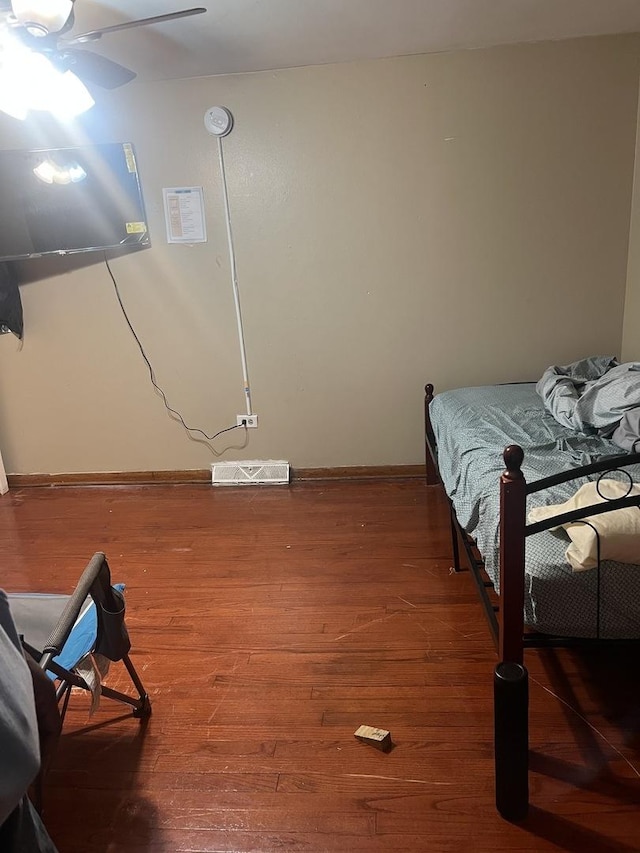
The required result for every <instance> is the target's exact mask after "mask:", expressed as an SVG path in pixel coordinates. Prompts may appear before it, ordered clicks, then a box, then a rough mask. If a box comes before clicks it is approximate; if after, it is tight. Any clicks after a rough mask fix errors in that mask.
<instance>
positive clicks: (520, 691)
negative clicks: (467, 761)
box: [424, 384, 640, 821]
mask: <svg viewBox="0 0 640 853" xmlns="http://www.w3.org/2000/svg"><path fill="white" fill-rule="evenodd" d="M433 392H434V388H433V385H431V384H428V385H426V386H425V406H424V413H425V445H426V475H427V476H426V479H427V484H428V485H435V484H440V485H442V480H441V478H440V474H439V470H438V454H437V443H436V439H435V434H434V431H433V427H432V425H431V418H430V413H429V405H430V403H431V401H432V400H433ZM503 458H504V462H505V466H506V470H505V471H504V473H503V474H502V476H501V477H500V482H499V488H500V596H497V595H496V594H495V588H494V584H493V582H492V581H491V580H490V579H489V577H488V576H487V575H486V573H485V572H484V562H483V560H482V557H481V555H480V554H479V552H478V550H477V548H476V545H475V542H474V540H473V539H472V538H471V537H470V536H469V534H468V533H467V532H466V531H465V529H464V528H463V527H462V526H461V525H460V523H459V522H458V519H457V517H456V513H455V509H454V507H453V503H452V502H451V499H450V498H449V496H448V495H447V501H448V503H449V512H450V521H451V541H452V551H453V568H454V571H456V572H459V571H461V570H462V567H461V561H460V548H459V543H460V542H462V546H463V549H464V552H465V555H466V557H467V560H468V563H469V568H470V570H471V576H472V578H473V581H474V584H475V586H476V589H477V591H478V594H479V598H480V602H481V605H482V608H483V611H484V615H485V617H486V619H487V623H488V625H489V629H490V632H491V635H492V638H493V641H494V644H495V646H496V651H497V653H498V658H499V663H498V664H497V666H496V667H495V670H494V758H495V786H496V807H497V809H498V811H499V812H500V814H501V815H502V816H503V817H505V818H506V819H507V820H511V821H519V820H522V819H524V818H525V817H526V815H527V812H528V806H529V790H528V769H529V761H528V752H529V735H528V725H529V723H528V702H529V697H528V673H527V670H526V667H525V666H524V661H523V656H524V649H525V648H560V647H576V646H577V647H593V646H598V647H602V646H615V645H629V644H630V643H638V642H640V638H638V639H637V640H626V639H621V640H615V639H601V638H600V636H599V634H600V537H599V535H598V532H597V530H596V529H595V527H594V528H593V529H594V531H595V534H596V543H597V566H596V569H595V571H596V572H597V573H598V580H597V628H596V634H597V637H596V638H580V637H566V636H557V635H550V634H542V633H539V632H535V631H532V630H530V629H527V628H526V626H525V624H524V575H525V540H526V537H528V536H532V535H534V534H536V533H540V532H542V531H544V530H549V529H550V528H552V527H558V526H559V525H561V524H566V523H568V522H571V521H581V522H583V523H585V524H590V523H589V522H588V521H586V520H585V519H586V518H589V517H591V516H595V515H600V514H602V513H605V512H611V511H613V510H615V509H623V508H625V507H630V506H637V507H640V495H630V494H629V492H628V493H627V496H625V497H622V498H616V499H606V501H605V503H602V504H596V505H593V506H591V507H586V508H581V509H578V510H572V511H571V512H565V513H562V514H559V515H556V516H553V518H549V519H545V520H544V521H540V522H536V523H534V524H527V523H526V499H527V496H528V495H531V494H535V493H536V492H540V491H543V490H544V489H548V488H550V487H552V486H556V485H559V484H561V483H566V482H570V481H571V480H575V479H577V478H579V477H585V476H590V475H593V474H600V477H599V478H598V481H599V480H600V479H601V477H602V476H604V474H605V473H608V472H611V471H623V473H626V474H627V476H629V481H630V488H629V491H630V489H631V485H632V480H631V477H630V475H629V474H628V472H626V471H624V468H626V467H627V466H629V465H635V464H638V463H640V453H624V454H619V455H616V456H609V457H607V458H603V459H601V460H599V461H598V462H595V463H592V464H590V465H586V466H582V467H580V468H573V469H570V470H569V471H564V472H561V473H559V474H555V475H553V476H551V477H545V478H543V479H540V480H537V481H535V482H532V483H527V482H526V480H525V478H524V475H523V474H522V470H521V466H522V462H523V459H524V451H523V450H522V448H521V447H519V446H518V445H509V446H507V447H506V448H505V449H504V452H503ZM496 485H498V484H496ZM445 494H446V493H445ZM603 497H605V496H603ZM492 592H493V594H494V599H493V600H492V598H491V593H492ZM498 602H500V603H498Z"/></svg>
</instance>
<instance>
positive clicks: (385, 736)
mask: <svg viewBox="0 0 640 853" xmlns="http://www.w3.org/2000/svg"><path fill="white" fill-rule="evenodd" d="M354 735H355V737H356V738H357V739H358V740H359V741H361V742H362V743H368V744H369V745H370V746H375V748H376V749H380V750H382V752H389V750H390V749H391V747H392V746H393V744H392V743H391V732H388V731H387V730H386V729H376V728H374V727H373V726H360V728H359V729H357V730H356V731H355V732H354Z"/></svg>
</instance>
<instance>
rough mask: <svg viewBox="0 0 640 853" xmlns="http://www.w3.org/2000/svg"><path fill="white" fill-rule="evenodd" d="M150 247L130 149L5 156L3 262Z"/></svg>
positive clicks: (1, 160) (0, 186)
mask: <svg viewBox="0 0 640 853" xmlns="http://www.w3.org/2000/svg"><path fill="white" fill-rule="evenodd" d="M149 245H151V241H150V237H149V230H148V227H147V219H146V215H145V210H144V201H143V198H142V189H141V187H140V180H139V177H138V170H137V166H136V158H135V153H134V150H133V146H132V145H131V144H130V143H104V144H96V145H84V146H79V147H75V148H49V149H40V150H34V151H24V150H21V151H0V261H2V260H18V259H21V258H32V257H40V256H41V255H51V254H68V253H72V252H89V251H95V250H99V249H114V248H124V247H126V246H149Z"/></svg>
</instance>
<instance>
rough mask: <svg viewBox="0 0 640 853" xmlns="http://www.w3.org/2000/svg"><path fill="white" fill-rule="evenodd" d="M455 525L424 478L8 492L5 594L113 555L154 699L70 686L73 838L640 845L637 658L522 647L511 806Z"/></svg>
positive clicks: (64, 786)
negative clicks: (525, 796) (382, 737)
mask: <svg viewBox="0 0 640 853" xmlns="http://www.w3.org/2000/svg"><path fill="white" fill-rule="evenodd" d="M448 530H449V528H448V519H447V515H446V507H445V503H444V500H443V498H442V494H441V493H440V490H439V488H438V487H430V488H428V487H426V486H425V485H424V484H423V483H422V482H420V481H416V480H413V481H398V482H331V483H322V482H316V483H313V484H300V485H294V486H292V487H289V488H287V487H275V488H273V487H272V488H260V487H247V488H244V489H243V488H236V489H214V488H213V487H211V486H205V485H203V486H164V485H159V486H148V487H138V488H136V487H131V486H126V487H101V488H76V487H69V488H24V489H17V490H13V491H12V492H11V493H10V494H9V495H7V496H5V497H3V498H1V499H0V534H1V545H0V549H1V551H0V553H1V555H2V575H1V583H2V585H3V586H4V587H5V588H6V589H8V590H14V591H17V590H36V591H41V590H42V591H43V590H51V591H70V590H71V588H72V587H73V585H74V582H75V580H77V578H78V576H79V574H80V573H81V571H82V569H83V568H84V565H85V563H86V562H87V560H88V558H89V557H90V556H91V554H92V553H93V552H94V551H96V550H104V551H105V552H106V554H107V557H108V559H109V562H110V565H111V569H112V574H113V578H114V580H115V581H123V582H125V583H126V585H127V592H126V597H127V603H128V624H129V630H130V634H131V637H132V640H133V651H132V659H133V661H134V663H135V664H136V666H137V667H138V670H139V672H140V675H141V676H142V678H143V680H144V682H145V686H146V687H147V689H148V691H149V693H150V694H151V698H152V701H153V715H152V717H151V719H150V720H149V721H148V724H147V725H144V724H141V723H140V722H139V721H137V720H135V719H133V718H131V717H130V716H128V715H126V709H124V706H121V705H116V704H114V703H111V702H109V701H108V700H106V699H103V702H102V707H101V709H100V710H99V711H98V712H97V713H96V714H95V715H94V716H93V717H91V718H89V715H88V702H87V699H86V696H85V695H82V694H80V695H74V697H73V699H72V703H71V709H70V711H69V715H68V717H67V722H66V726H65V731H64V734H63V736H62V739H61V742H60V746H59V749H58V752H57V755H56V758H55V762H54V766H53V769H52V770H51V772H50V774H49V776H48V780H47V785H46V789H45V817H46V821H47V824H48V826H49V828H50V831H51V834H52V836H53V838H54V840H55V841H56V843H57V845H58V847H59V850H60V853H142V851H153V853H173V851H247V853H248V852H249V851H251V853H270V851H283V850H286V851H290V853H300V852H301V851H305V853H319V851H326V853H341V851H349V853H351V851H353V853H356V851H368V853H380V851H412V852H413V851H416V852H417V853H420V851H429V852H430V853H431V852H432V851H433V853H440V851H442V853H449V852H450V853H453V851H455V852H456V853H458V851H474V853H482V851H505V850H514V851H532V853H533V851H536V853H538V851H549V850H565V851H617V853H627V851H638V850H640V809H639V805H640V737H639V736H638V731H639V729H640V704H639V703H638V683H639V681H640V678H639V675H638V673H639V670H640V666H639V665H638V659H637V655H638V652H637V651H636V652H634V653H632V654H628V653H623V652H621V651H620V650H618V651H616V652H614V653H613V654H607V655H604V654H598V655H596V654H593V653H591V654H589V655H586V654H582V655H581V654H578V653H577V652H575V651H562V652H552V651H546V652H529V653H527V665H528V667H529V670H530V674H531V749H532V756H531V765H532V772H531V774H530V785H531V802H532V809H531V814H530V816H529V818H528V819H527V820H526V821H525V822H524V823H523V824H521V825H518V826H516V825H511V824H508V823H506V822H505V821H504V820H502V819H501V818H500V817H499V816H498V815H497V814H496V812H495V810H494V805H493V775H492V773H493V760H492V724H493V718H492V674H493V667H494V664H495V662H496V659H495V654H494V650H493V645H492V643H491V640H490V637H489V633H488V630H487V628H486V626H485V624H484V622H483V621H482V616H481V610H480V605H479V603H478V601H477V599H476V594H475V591H474V588H473V585H472V582H471V579H470V577H469V576H468V574H466V573H461V574H458V575H452V574H451V573H450V569H449V567H450V562H451V556H450V543H449V539H448ZM121 670H122V668H121V667H120V666H114V667H113V668H112V670H111V673H110V675H109V682H108V683H110V684H112V685H114V686H117V687H121V688H122V687H124V686H126V678H125V677H124V675H123V672H122V671H121ZM362 723H364V724H368V725H373V726H378V727H381V728H386V729H390V730H391V734H392V737H393V741H394V743H395V748H394V749H393V750H392V751H391V752H390V753H388V754H384V753H381V752H379V751H377V750H375V749H373V748H372V747H370V746H367V745H364V744H362V743H360V742H358V741H357V740H356V739H355V738H354V736H353V734H354V732H355V730H356V728H357V727H358V726H359V725H360V724H362Z"/></svg>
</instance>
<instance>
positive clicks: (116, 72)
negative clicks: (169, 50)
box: [62, 48, 136, 89]
mask: <svg viewBox="0 0 640 853" xmlns="http://www.w3.org/2000/svg"><path fill="white" fill-rule="evenodd" d="M62 59H63V61H64V65H65V67H66V68H67V69H69V70H70V71H73V73H74V74H75V75H76V76H77V77H79V78H80V80H82V82H83V83H95V84H96V85H98V86H102V88H103V89H117V88H118V87H119V86H124V85H125V83H130V82H131V81H132V80H133V79H134V77H135V76H136V73H135V71H131V70H130V69H129V68H125V67H124V65H119V64H118V63H117V62H114V61H113V60H112V59H107V57H106V56H101V55H100V54H99V53H92V51H90V50H79V49H78V48H72V49H71V50H66V49H65V50H64V51H63V53H62Z"/></svg>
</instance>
